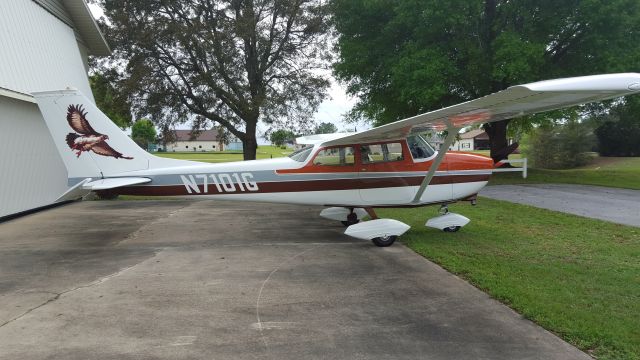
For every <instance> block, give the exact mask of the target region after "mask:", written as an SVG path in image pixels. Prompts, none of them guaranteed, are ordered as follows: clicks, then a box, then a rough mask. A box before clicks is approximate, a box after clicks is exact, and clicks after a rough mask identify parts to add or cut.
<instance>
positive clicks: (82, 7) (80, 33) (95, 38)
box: [34, 0, 111, 56]
mask: <svg viewBox="0 0 640 360" xmlns="http://www.w3.org/2000/svg"><path fill="white" fill-rule="evenodd" d="M34 1H35V2H36V3H37V4H38V5H40V6H42V7H43V8H44V9H45V10H47V11H48V12H49V13H51V14H52V15H53V16H55V17H57V18H58V19H60V20H61V21H62V22H64V23H66V24H67V25H69V26H71V27H72V28H73V29H74V30H75V32H76V36H77V37H79V38H80V39H81V40H82V43H84V45H85V46H86V47H87V49H88V51H89V55H95V56H109V55H111V49H110V48H109V45H108V44H107V41H106V40H105V38H104V36H103V35H102V32H101V31H100V28H99V27H98V24H97V23H96V20H95V19H94V18H93V15H92V14H91V11H90V10H89V7H88V6H87V3H86V1H85V0H34Z"/></svg>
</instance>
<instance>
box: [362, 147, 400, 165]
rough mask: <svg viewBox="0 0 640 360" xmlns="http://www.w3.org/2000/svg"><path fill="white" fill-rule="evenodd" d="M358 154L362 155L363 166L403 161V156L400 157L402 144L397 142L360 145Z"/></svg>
mask: <svg viewBox="0 0 640 360" xmlns="http://www.w3.org/2000/svg"><path fill="white" fill-rule="evenodd" d="M360 153H361V155H362V163H363V164H372V163H377V162H388V161H400V160H403V159H404V156H403V155H402V144H401V143H399V142H397V143H395V142H394V143H387V144H374V145H362V147H361V148H360Z"/></svg>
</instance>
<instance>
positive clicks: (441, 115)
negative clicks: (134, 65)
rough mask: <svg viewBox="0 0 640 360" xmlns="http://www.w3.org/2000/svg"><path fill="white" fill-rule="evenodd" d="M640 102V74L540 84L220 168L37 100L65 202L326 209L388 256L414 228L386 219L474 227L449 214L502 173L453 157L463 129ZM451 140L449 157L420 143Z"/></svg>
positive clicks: (486, 161)
mask: <svg viewBox="0 0 640 360" xmlns="http://www.w3.org/2000/svg"><path fill="white" fill-rule="evenodd" d="M638 92H640V74H638V73H624V74H607V75H593V76H583V77H574V78H565V79H556V80H547V81H541V82H534V83H530V84H524V85H518V86H512V87H510V88H508V89H506V90H503V91H499V92H497V93H494V94H491V95H488V96H484V97H481V98H478V99H476V100H472V101H468V102H465V103H461V104H458V105H454V106H450V107H447V108H443V109H440V110H436V111H432V112H427V113H424V114H421V115H417V116H414V117H411V118H407V119H404V120H399V121H396V122H393V123H390V124H388V125H383V126H380V127H376V128H373V129H370V130H365V131H361V132H356V133H346V134H330V135H313V136H307V137H303V138H300V139H299V142H300V143H304V144H307V146H305V147H304V148H302V149H300V150H298V151H295V152H294V153H292V154H291V155H289V156H288V157H284V158H276V159H266V160H252V161H238V162H229V163H221V164H209V163H202V162H195V161H186V160H177V159H167V158H161V157H157V156H154V155H152V154H150V153H148V152H146V151H145V150H143V149H141V148H140V147H139V146H138V145H137V144H136V143H135V142H134V141H133V140H131V138H129V137H128V136H127V135H126V134H125V133H124V132H123V131H122V130H121V129H120V128H118V127H117V126H116V125H115V124H114V123H113V122H112V121H111V120H110V119H109V118H108V117H107V116H106V115H105V114H103V113H102V112H101V111H100V110H99V109H98V108H97V107H96V106H95V104H94V103H93V102H92V101H91V100H89V99H87V98H86V97H85V96H84V95H82V94H81V93H80V92H79V91H78V90H74V89H65V90H55V91H44V92H37V93H34V94H33V96H34V97H35V99H36V102H37V104H38V107H39V109H40V112H41V113H42V115H43V117H44V119H45V122H46V124H47V127H48V129H49V131H50V133H51V135H52V137H53V141H54V143H55V145H56V148H57V150H58V151H59V153H60V156H61V157H62V160H63V162H64V164H65V166H66V169H67V172H68V183H69V186H70V188H69V190H68V191H66V192H65V193H64V194H62V195H61V196H60V198H59V199H58V200H57V201H67V200H74V199H78V198H82V197H83V196H85V195H87V194H88V193H90V192H92V191H94V192H98V193H102V194H103V195H153V196H194V197H200V198H209V197H210V198H213V199H224V200H237V201H257V202H266V203H287V204H305V205H320V206H324V207H327V208H325V209H324V210H322V212H321V213H320V216H322V217H324V218H327V219H332V220H335V221H340V222H342V223H343V224H344V225H345V226H346V227H347V228H346V231H345V234H346V235H349V236H352V237H355V238H358V239H363V240H371V241H372V242H373V243H374V244H375V245H377V246H380V247H385V246H390V245H391V244H393V243H394V242H395V241H396V239H397V238H398V237H399V236H401V235H402V234H404V233H405V232H406V231H407V230H409V228H410V226H409V225H407V224H404V223H402V222H400V221H398V220H394V219H381V218H379V217H378V216H377V214H376V213H375V209H376V208H401V207H419V206H428V205H440V206H441V209H440V210H441V211H440V215H439V216H437V217H435V218H432V219H429V220H428V221H427V223H426V224H425V225H426V226H430V227H434V228H437V229H441V230H443V231H447V232H455V231H458V230H459V229H460V228H462V227H463V226H465V225H466V224H468V223H469V221H470V220H469V219H468V218H466V217H464V216H462V215H459V214H455V213H452V212H449V211H448V208H447V205H448V204H451V203H454V202H457V201H470V202H472V204H475V201H476V196H477V194H478V192H479V191H480V190H481V189H482V188H483V187H484V186H485V185H486V184H487V181H488V180H489V177H490V176H491V174H492V172H493V169H494V162H493V160H492V159H491V158H489V157H485V156H481V155H476V154H470V153H461V152H448V151H446V150H447V149H448V148H449V147H450V146H451V144H452V143H453V142H454V141H455V139H456V136H457V135H458V134H459V132H460V131H461V130H462V129H463V128H465V127H468V126H471V125H476V124H482V123H488V122H494V121H499V120H504V119H511V118H516V117H520V116H524V115H530V114H534V113H539V112H544V111H550V110H556V109H562V108H566V107H571V106H575V105H579V104H584V103H589V102H595V101H602V100H606V99H612V98H616V97H620V96H626V95H631V94H635V93H638ZM441 131H445V132H446V134H447V135H446V138H445V140H444V143H443V144H442V146H441V150H437V149H434V148H433V147H432V146H431V145H430V144H429V143H428V142H427V141H425V139H424V138H423V137H422V136H421V134H423V133H425V132H441ZM367 215H368V216H369V217H370V220H368V221H360V220H363V218H364V217H366V216H367Z"/></svg>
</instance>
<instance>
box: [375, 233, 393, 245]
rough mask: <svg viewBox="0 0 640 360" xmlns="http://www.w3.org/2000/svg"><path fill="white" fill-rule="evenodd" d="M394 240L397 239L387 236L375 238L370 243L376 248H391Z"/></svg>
mask: <svg viewBox="0 0 640 360" xmlns="http://www.w3.org/2000/svg"><path fill="white" fill-rule="evenodd" d="M396 239H398V237H397V236H396V235H387V236H381V237H375V238H373V239H371V241H372V242H373V243H374V244H375V245H376V246H379V247H387V246H391V244H393V243H394V242H395V241H396Z"/></svg>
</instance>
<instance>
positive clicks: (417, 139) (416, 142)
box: [407, 135, 435, 160]
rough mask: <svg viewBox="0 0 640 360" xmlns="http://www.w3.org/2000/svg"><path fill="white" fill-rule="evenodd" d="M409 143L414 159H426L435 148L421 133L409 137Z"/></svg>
mask: <svg viewBox="0 0 640 360" xmlns="http://www.w3.org/2000/svg"><path fill="white" fill-rule="evenodd" d="M407 144H408V145H409V150H410V151H411V156H413V159H414V160H418V159H426V158H429V157H431V156H432V155H433V154H434V153H435V150H433V148H432V147H431V145H429V143H428V142H427V141H426V140H425V139H423V138H422V136H420V135H412V136H409V137H408V138H407Z"/></svg>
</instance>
